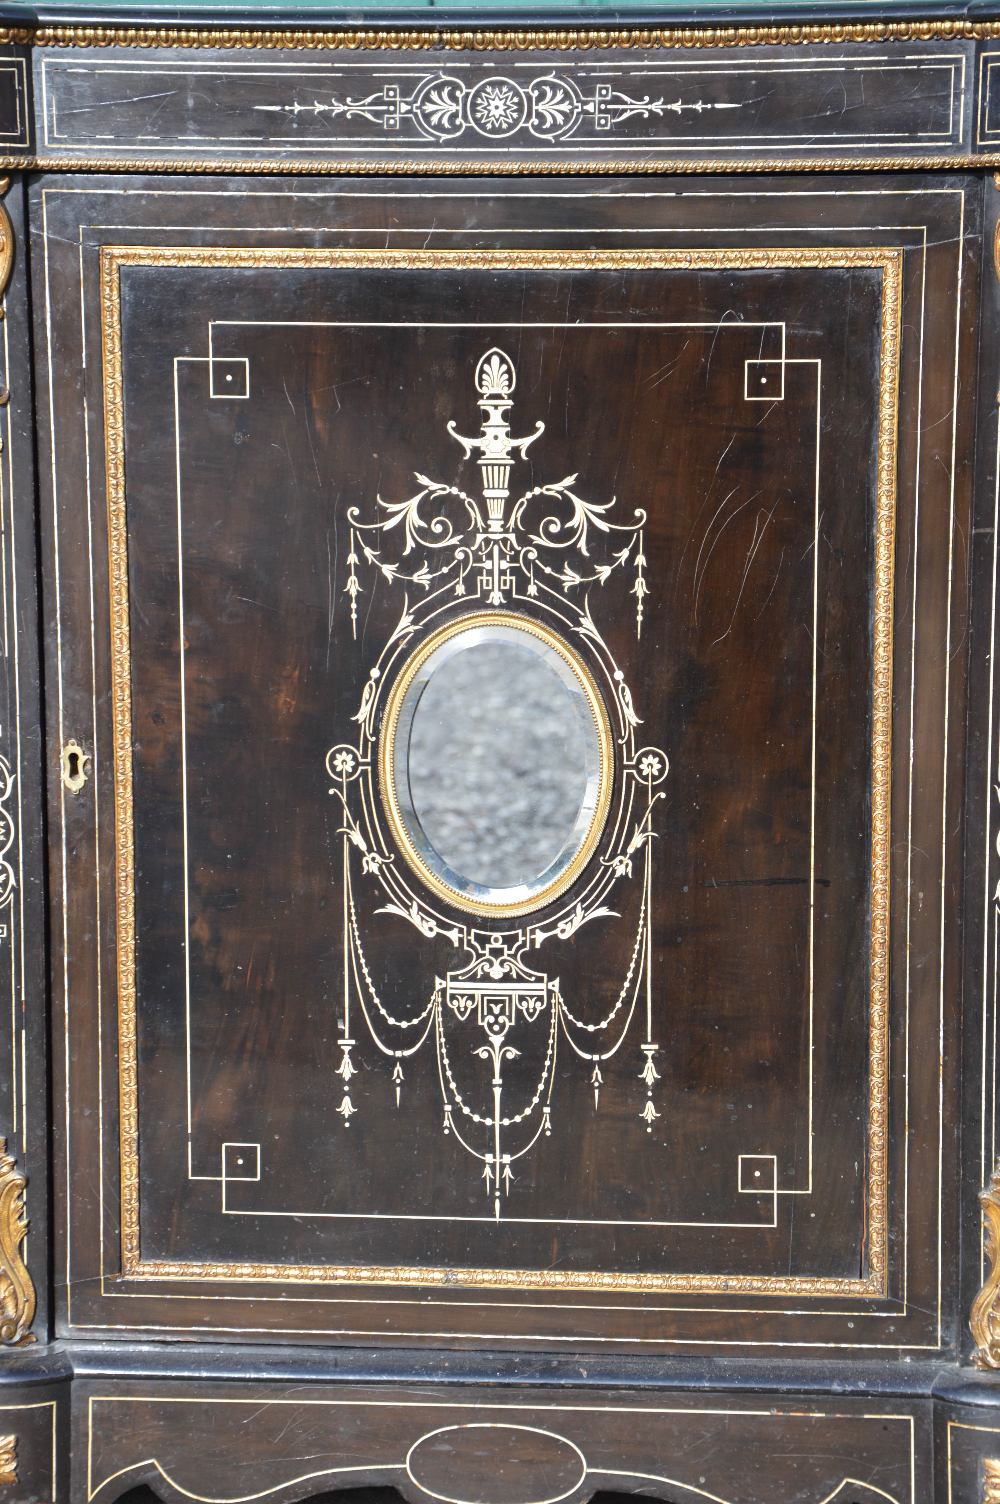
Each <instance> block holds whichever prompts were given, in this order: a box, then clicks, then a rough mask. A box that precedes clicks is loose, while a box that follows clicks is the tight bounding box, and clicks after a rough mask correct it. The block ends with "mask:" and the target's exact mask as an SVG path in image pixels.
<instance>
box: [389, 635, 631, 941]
mask: <svg viewBox="0 0 1000 1504" xmlns="http://www.w3.org/2000/svg"><path fill="white" fill-rule="evenodd" d="M380 766H381V777H382V794H383V800H384V802H385V806H386V810H387V813H388V816H389V821H390V825H391V826H392V829H393V834H394V836H395V838H396V840H397V842H398V843H399V846H400V848H401V850H402V852H403V854H404V855H405V856H406V858H407V860H408V861H409V863H410V865H411V866H412V867H413V868H414V870H415V871H416V872H417V873H418V875H419V876H420V877H421V878H422V879H423V880H424V882H426V883H427V884H428V886H430V887H431V888H432V889H433V890H434V891H435V892H436V893H438V894H439V895H440V896H442V897H445V898H447V899H448V900H449V901H450V902H452V903H455V904H457V905H458V906H459V907H460V908H465V909H468V910H470V911H472V912H474V913H480V914H490V913H496V914H513V913H524V912H526V911H527V910H529V909H533V908H539V907H541V906H542V905H544V904H547V903H550V902H551V901H552V900H553V899H554V898H556V897H557V896H558V895H559V894H560V893H562V892H564V891H565V889H566V888H567V887H568V886H569V884H570V883H571V882H572V881H573V880H574V878H575V877H576V876H577V874H578V873H579V872H580V871H581V870H582V867H583V865H584V864H585V863H586V861H587V860H588V858H589V857H590V855H591V853H592V852H593V849H594V846H595V845H596V843H597V840H598V839H599V837H600V833H601V828H602V826H603V823H604V819H605V816H606V814H607V807H608V800H609V797H610V792H611V783H612V777H613V759H612V740H611V734H610V729H609V726H608V721H607V715H606V712H605V710H604V705H603V701H602V700H601V696H600V692H599V691H598V689H597V686H596V684H595V683H594V680H593V678H592V677H591V674H590V672H589V670H588V669H587V668H586V666H585V665H584V663H583V662H582V660H581V659H580V657H579V656H578V655H577V654H576V653H575V652H574V651H573V649H572V648H570V646H569V645H568V643H566V642H565V641H564V640H563V639H562V638H561V637H560V636H558V635H557V634H556V633H554V632H551V631H550V630H548V629H547V628H545V627H543V626H541V625H540V624H539V623H537V622H535V621H532V620H529V619H528V618H526V617H520V616H517V615H516V614H514V613H512V612H504V611H497V612H490V613H477V614H476V615H472V616H465V617H460V618H459V619H458V620H457V621H454V622H451V623H450V624H449V625H448V626H446V627H443V628H440V629H439V630H438V631H437V632H435V633H433V634H432V635H431V637H429V638H428V639H427V641H426V642H425V643H423V644H422V645H421V646H420V647H419V648H418V649H417V650H416V651H415V652H414V653H413V654H412V656H411V657H410V659H409V660H408V661H407V663H406V664H405V665H404V667H403V668H402V670H401V672H400V674H399V677H398V679H397V680H396V682H395V684H394V685H393V688H392V691H391V693H390V696H389V700H388V703H387V706H386V712H385V718H384V721H383V727H382V734H381V743H380Z"/></svg>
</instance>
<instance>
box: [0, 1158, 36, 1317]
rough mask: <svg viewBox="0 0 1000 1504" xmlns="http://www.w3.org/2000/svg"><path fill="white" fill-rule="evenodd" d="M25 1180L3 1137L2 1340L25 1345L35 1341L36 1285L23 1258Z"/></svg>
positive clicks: (0, 1162)
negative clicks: (33, 1330) (32, 1328)
mask: <svg viewBox="0 0 1000 1504" xmlns="http://www.w3.org/2000/svg"><path fill="white" fill-rule="evenodd" d="M25 1185H26V1181H25V1178H24V1176H23V1175H22V1174H21V1172H20V1170H18V1168H17V1166H16V1164H15V1163H14V1160H13V1159H12V1157H11V1156H10V1155H9V1154H8V1153H7V1140H6V1139H5V1138H0V1343H2V1344H3V1345H4V1346H6V1347H22V1346H24V1345H26V1344H27V1343H29V1342H34V1340H35V1339H34V1337H33V1336H32V1334H31V1325H32V1322H33V1321H34V1319H35V1287H34V1285H33V1284H32V1282H31V1275H30V1274H29V1273H28V1268H27V1265H26V1264H25V1262H24V1257H23V1247H24V1239H25V1236H26V1235H27V1231H28V1219H27V1216H26V1215H25V1210H24V1189H25Z"/></svg>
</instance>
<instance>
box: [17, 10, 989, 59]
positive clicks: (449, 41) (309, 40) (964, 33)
mask: <svg viewBox="0 0 1000 1504" xmlns="http://www.w3.org/2000/svg"><path fill="white" fill-rule="evenodd" d="M994 37H1000V20H998V21H968V20H948V19H946V18H943V17H942V18H940V19H938V20H926V21H881V22H880V21H845V22H832V23H825V24H816V25H798V26H796V25H787V26H697V27H695V26H678V27H628V28H604V27H583V28H580V27H559V28H551V29H545V30H527V29H524V30H522V29H512V28H505V29H504V30H498V31H491V30H487V29H478V28H476V29H463V30H451V29H447V28H441V29H431V28H420V29H415V30H412V31H403V30H389V29H382V30H377V31H376V30H365V31H348V30H326V31H322V30H318V29H309V30H302V29H292V28H285V29H280V28H270V29H260V30H255V29H252V28H246V29H233V28H226V27H220V28H218V29H216V28H212V27H207V26H194V27H183V26H36V27H7V28H2V29H0V44H15V45H20V46H26V47H185V48H202V47H216V48H224V49H242V48H251V47H260V48H288V49H294V50H297V51H341V50H350V51H374V50H378V51H383V50H389V51H400V52H413V51H427V50H442V49H443V50H446V51H451V52H467V51H472V52H534V51H545V50H555V51H564V52H588V51H603V50H606V49H613V48H655V49H661V48H685V47H687V48H706V47H794V46H801V45H803V44H806V45H809V44H812V45H816V44H820V45H831V44H832V45H836V44H838V43H851V42H860V43H865V42H872V43H879V42H933V41H981V40H989V39H990V38H994Z"/></svg>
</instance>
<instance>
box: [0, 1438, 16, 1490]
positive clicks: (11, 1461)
mask: <svg viewBox="0 0 1000 1504" xmlns="http://www.w3.org/2000/svg"><path fill="white" fill-rule="evenodd" d="M16 1482H17V1437H16V1436H0V1488H9V1487H10V1486H11V1484H13V1483H16Z"/></svg>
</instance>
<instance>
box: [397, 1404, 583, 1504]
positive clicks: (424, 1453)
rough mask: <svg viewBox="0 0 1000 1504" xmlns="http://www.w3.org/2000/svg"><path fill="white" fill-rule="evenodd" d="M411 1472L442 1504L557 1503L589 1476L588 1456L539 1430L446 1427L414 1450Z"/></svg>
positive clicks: (424, 1438)
mask: <svg viewBox="0 0 1000 1504" xmlns="http://www.w3.org/2000/svg"><path fill="white" fill-rule="evenodd" d="M406 1471H407V1472H408V1473H409V1475H410V1477H411V1479H412V1480H413V1482H414V1483H416V1485H417V1486H418V1488H422V1489H423V1491H424V1493H427V1494H430V1496H431V1497H432V1498H434V1499H440V1500H442V1501H443V1504H558V1501H559V1500H560V1499H566V1498H568V1497H569V1495H570V1494H572V1493H574V1492H575V1491H576V1490H577V1489H578V1488H579V1487H580V1484H581V1483H582V1482H583V1480H584V1478H585V1477H586V1476H587V1463H586V1459H585V1458H584V1456H583V1453H582V1452H581V1451H580V1450H579V1448H578V1447H576V1446H574V1445H573V1443H572V1442H571V1441H567V1440H566V1438H565V1437H564V1436H557V1435H556V1434H555V1432H553V1431H541V1430H538V1429H537V1428H536V1427H534V1426H507V1425H493V1424H489V1423H486V1422H474V1423H473V1424H471V1425H468V1426H444V1427H443V1428H442V1429H441V1430H440V1431H430V1432H428V1434H427V1435H426V1436H422V1437H421V1438H420V1440H419V1441H418V1442H415V1443H414V1445H413V1446H412V1447H411V1448H410V1450H409V1452H408V1453H407V1457H406Z"/></svg>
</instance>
